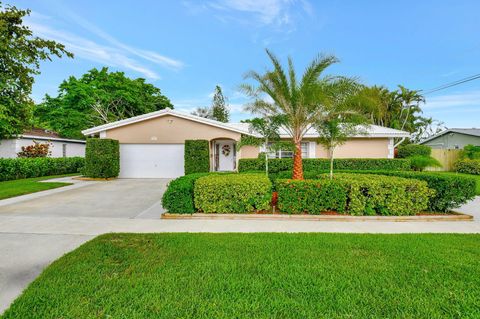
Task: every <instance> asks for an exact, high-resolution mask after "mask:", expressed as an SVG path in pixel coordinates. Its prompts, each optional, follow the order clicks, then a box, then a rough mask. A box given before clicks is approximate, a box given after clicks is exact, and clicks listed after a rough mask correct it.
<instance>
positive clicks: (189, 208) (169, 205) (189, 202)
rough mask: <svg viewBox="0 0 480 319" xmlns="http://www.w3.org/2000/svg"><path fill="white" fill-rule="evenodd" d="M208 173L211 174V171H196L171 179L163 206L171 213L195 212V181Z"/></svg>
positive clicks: (164, 195)
mask: <svg viewBox="0 0 480 319" xmlns="http://www.w3.org/2000/svg"><path fill="white" fill-rule="evenodd" d="M207 175H209V173H194V174H189V175H185V176H182V177H179V178H177V179H174V180H173V181H171V182H170V183H169V184H168V186H167V190H166V191H165V193H164V194H163V197H162V206H163V208H164V209H165V210H167V212H169V213H176V214H193V213H195V203H194V200H193V188H194V186H195V181H196V180H197V179H199V178H200V177H204V176H207Z"/></svg>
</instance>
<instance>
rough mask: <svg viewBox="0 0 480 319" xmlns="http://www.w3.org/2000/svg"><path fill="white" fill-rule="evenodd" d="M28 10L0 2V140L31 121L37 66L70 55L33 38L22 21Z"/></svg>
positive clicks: (23, 127) (21, 130) (42, 40)
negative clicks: (53, 58) (54, 58)
mask: <svg viewBox="0 0 480 319" xmlns="http://www.w3.org/2000/svg"><path fill="white" fill-rule="evenodd" d="M29 14H30V10H20V9H17V8H16V7H14V6H8V5H7V6H3V5H2V3H1V2H0V139H2V138H8V137H12V136H15V135H17V134H21V133H22V132H23V130H24V129H25V128H26V127H27V126H28V125H29V124H30V122H31V119H32V109H33V101H32V100H31V98H30V94H31V92H32V85H33V82H34V76H35V75H36V74H39V73H40V62H41V61H45V60H48V61H51V59H52V56H57V57H62V56H63V55H66V56H68V57H73V54H72V53H70V52H68V51H67V50H65V47H64V45H63V44H60V43H57V42H55V41H51V40H45V39H42V38H39V37H36V36H34V35H33V32H32V31H31V30H30V29H29V28H28V27H27V26H25V25H23V19H24V17H25V16H28V15H29Z"/></svg>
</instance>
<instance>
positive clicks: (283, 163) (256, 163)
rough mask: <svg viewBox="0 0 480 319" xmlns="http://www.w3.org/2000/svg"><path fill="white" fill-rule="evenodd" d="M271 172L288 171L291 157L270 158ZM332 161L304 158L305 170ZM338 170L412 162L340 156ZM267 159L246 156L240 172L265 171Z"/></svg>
mask: <svg viewBox="0 0 480 319" xmlns="http://www.w3.org/2000/svg"><path fill="white" fill-rule="evenodd" d="M269 162H270V170H269V172H270V173H277V172H281V171H288V170H291V169H292V166H293V161H292V159H291V158H276V159H270V161H269ZM329 166H330V161H329V160H328V159H326V158H307V159H304V160H303V167H304V169H305V171H325V170H328V169H329ZM334 168H335V169H336V170H401V171H403V170H409V169H410V162H409V161H408V160H406V159H386V158H339V159H337V160H336V161H335V163H334ZM263 170H265V161H264V160H263V159H257V158H245V159H240V160H239V167H238V171H239V172H247V171H263Z"/></svg>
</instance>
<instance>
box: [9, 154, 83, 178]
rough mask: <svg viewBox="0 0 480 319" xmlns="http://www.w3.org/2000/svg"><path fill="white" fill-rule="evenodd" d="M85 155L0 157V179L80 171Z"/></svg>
mask: <svg viewBox="0 0 480 319" xmlns="http://www.w3.org/2000/svg"><path fill="white" fill-rule="evenodd" d="M84 164H85V160H84V158H83V157H60V158H54V157H37V158H0V181H8V180H14V179H21V178H31V177H41V176H49V175H61V174H70V173H78V172H80V170H81V169H82V168H83V166H84Z"/></svg>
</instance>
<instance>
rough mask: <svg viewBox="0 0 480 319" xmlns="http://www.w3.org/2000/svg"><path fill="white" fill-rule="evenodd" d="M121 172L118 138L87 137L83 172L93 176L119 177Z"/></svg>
mask: <svg viewBox="0 0 480 319" xmlns="http://www.w3.org/2000/svg"><path fill="white" fill-rule="evenodd" d="M119 172H120V146H119V143H118V141H117V140H112V139H99V138H89V139H87V146H86V148H85V170H84V172H83V174H84V175H85V176H87V177H93V178H111V177H117V176H118V173H119Z"/></svg>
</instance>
